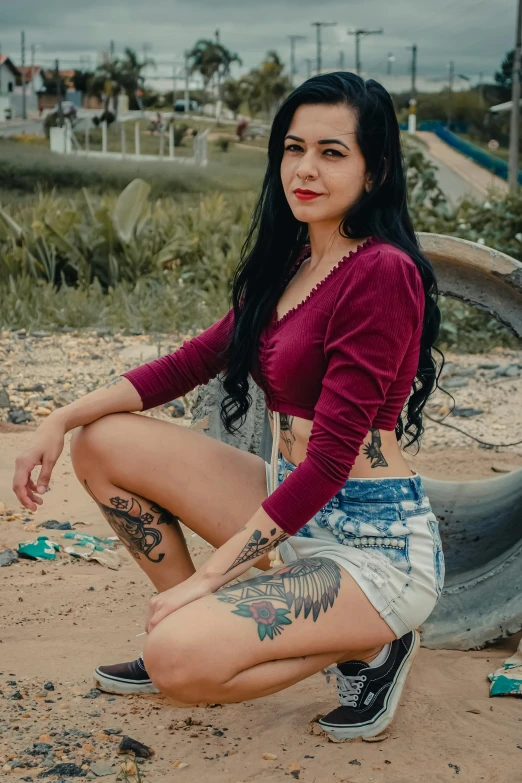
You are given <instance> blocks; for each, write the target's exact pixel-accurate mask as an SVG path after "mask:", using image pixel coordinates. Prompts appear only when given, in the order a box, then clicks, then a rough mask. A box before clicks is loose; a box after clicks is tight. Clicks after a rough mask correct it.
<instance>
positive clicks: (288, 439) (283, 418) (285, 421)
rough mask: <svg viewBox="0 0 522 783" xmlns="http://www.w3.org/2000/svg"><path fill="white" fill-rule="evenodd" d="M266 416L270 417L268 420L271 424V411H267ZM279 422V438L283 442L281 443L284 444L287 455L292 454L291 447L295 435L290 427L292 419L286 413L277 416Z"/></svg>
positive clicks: (272, 416) (272, 417)
mask: <svg viewBox="0 0 522 783" xmlns="http://www.w3.org/2000/svg"><path fill="white" fill-rule="evenodd" d="M268 415H269V417H270V420H271V421H272V422H273V420H274V414H273V413H272V411H271V410H269V411H268ZM279 421H280V422H281V438H282V440H283V443H284V444H285V446H286V448H287V450H288V454H291V453H292V446H293V445H294V443H295V435H294V433H293V430H292V425H293V423H294V417H293V416H289V415H288V414H287V413H281V414H280V415H279Z"/></svg>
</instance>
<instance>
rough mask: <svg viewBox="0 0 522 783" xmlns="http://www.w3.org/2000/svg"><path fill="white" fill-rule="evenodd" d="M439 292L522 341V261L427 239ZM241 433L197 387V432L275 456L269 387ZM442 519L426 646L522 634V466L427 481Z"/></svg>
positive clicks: (217, 390) (215, 392) (215, 394)
mask: <svg viewBox="0 0 522 783" xmlns="http://www.w3.org/2000/svg"><path fill="white" fill-rule="evenodd" d="M418 236H419V240H420V243H421V246H422V249H423V251H424V253H425V254H426V255H427V257H428V258H429V259H430V261H431V262H432V264H433V266H434V269H435V272H436V274H437V279H438V283H439V289H440V292H441V294H444V295H445V296H452V297H454V298H456V299H460V300H461V301H463V302H467V303H468V304H470V305H473V306H475V307H477V308H479V309H481V310H484V311H486V312H488V313H489V314H490V315H492V316H493V317H495V318H496V319H497V320H498V321H500V322H501V323H503V324H504V325H505V326H506V327H507V328H508V329H509V330H510V331H512V332H513V334H515V335H517V336H518V337H519V338H520V337H522V264H521V263H520V262H519V261H517V260H516V259H514V258H511V257H510V256H507V255H505V254H504V253H499V252H498V251H496V250H494V249H493V248H489V247H485V246H483V245H479V244H476V243H475V242H468V241H467V240H464V239H456V238H455V237H448V236H442V235H439V234H427V233H420V234H419V235H418ZM250 392H251V394H252V398H253V405H252V407H251V409H250V411H249V413H248V415H247V420H246V422H245V424H244V426H243V427H242V428H241V430H240V432H239V433H238V435H237V436H234V437H233V436H230V435H229V434H228V433H226V431H224V430H223V427H222V426H221V422H220V419H219V406H220V402H221V399H222V392H221V387H220V384H219V379H215V380H214V381H211V383H209V384H208V385H207V386H205V387H202V388H201V389H200V390H199V393H198V397H197V400H196V404H195V406H194V408H193V415H194V426H195V427H197V428H198V429H201V430H203V431H204V432H207V433H208V434H209V435H211V436H212V437H215V438H218V439H219V440H223V441H225V442H227V443H232V444H233V445H236V446H238V447H239V448H243V449H245V450H247V451H251V452H252V453H254V454H260V456H262V457H263V458H264V459H267V460H269V459H270V451H271V445H272V444H271V433H270V428H269V426H268V417H267V415H266V408H265V403H264V397H263V393H262V391H261V390H260V389H259V388H258V387H257V386H256V385H255V384H254V382H253V381H251V388H250ZM422 479H423V482H424V485H425V487H426V491H427V493H428V495H429V497H430V500H431V503H432V507H433V510H434V512H435V513H436V515H437V517H438V519H439V524H440V530H441V537H442V542H443V547H444V555H445V560H446V582H445V586H444V592H443V595H442V598H441V600H440V601H439V604H438V605H437V608H436V609H435V611H434V612H433V614H432V615H431V617H430V618H429V619H428V620H427V622H426V623H424V626H423V628H422V632H423V633H422V643H423V645H424V646H425V647H431V648H445V649H457V650H469V649H479V648H480V647H483V646H484V645H486V644H487V643H488V642H491V641H494V640H496V639H499V638H502V637H504V636H507V635H509V634H511V633H516V632H517V631H519V630H520V629H522V469H520V470H516V471H513V472H512V473H509V474H507V475H505V476H499V477H497V478H492V479H490V480H487V481H438V480H435V479H431V478H429V477H428V476H423V477H422Z"/></svg>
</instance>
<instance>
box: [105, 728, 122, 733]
mask: <svg viewBox="0 0 522 783" xmlns="http://www.w3.org/2000/svg"><path fill="white" fill-rule="evenodd" d="M103 730H104V732H105V734H121V729H119V728H115V729H103Z"/></svg>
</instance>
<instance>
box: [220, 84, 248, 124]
mask: <svg viewBox="0 0 522 783" xmlns="http://www.w3.org/2000/svg"><path fill="white" fill-rule="evenodd" d="M244 100H245V85H244V82H243V81H241V80H239V81H236V80H235V79H228V80H227V81H226V82H225V83H224V84H223V101H224V103H225V105H226V106H227V107H228V108H229V109H230V111H231V112H232V113H233V115H234V119H235V118H236V116H237V113H238V111H239V109H240V108H241V104H242V103H243V101H244Z"/></svg>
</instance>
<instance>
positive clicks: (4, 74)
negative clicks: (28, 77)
mask: <svg viewBox="0 0 522 783" xmlns="http://www.w3.org/2000/svg"><path fill="white" fill-rule="evenodd" d="M21 78H22V74H21V73H20V71H19V70H18V68H17V67H16V65H15V64H14V63H13V61H12V60H10V59H9V57H8V56H7V55H6V54H0V95H4V94H9V93H13V92H14V88H15V87H16V82H17V80H18V79H21Z"/></svg>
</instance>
